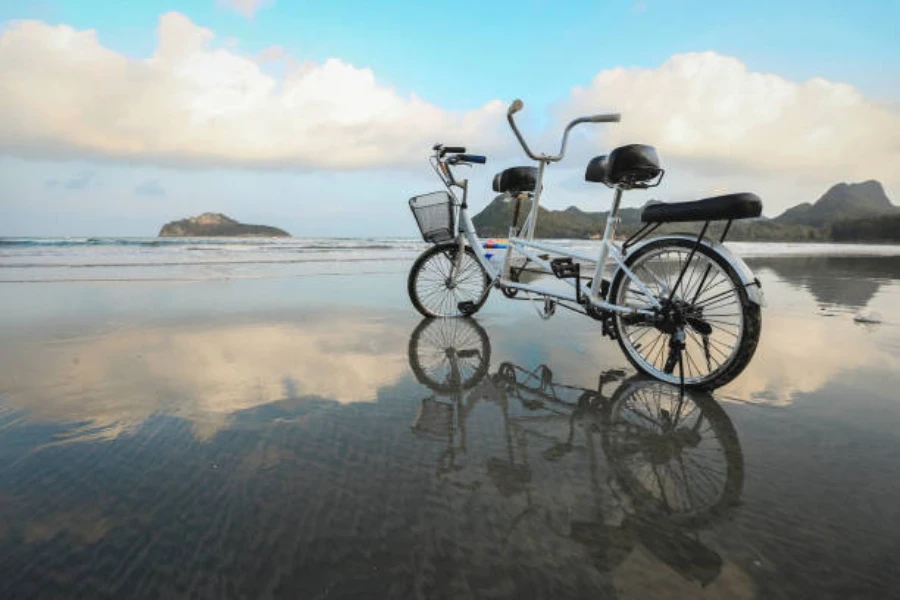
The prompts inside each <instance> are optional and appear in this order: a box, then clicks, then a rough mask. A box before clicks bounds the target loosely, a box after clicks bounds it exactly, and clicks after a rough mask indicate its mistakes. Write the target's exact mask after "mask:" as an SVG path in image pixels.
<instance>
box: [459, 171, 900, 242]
mask: <svg viewBox="0 0 900 600" xmlns="http://www.w3.org/2000/svg"><path fill="white" fill-rule="evenodd" d="M654 202H658V201H657V200H651V201H650V202H648V204H651V203H654ZM644 207H646V205H644ZM644 207H641V208H624V209H622V210H621V211H620V212H619V216H620V218H621V223H620V224H619V227H618V229H617V234H620V235H626V236H627V235H630V234H631V233H633V232H634V231H636V230H637V229H638V228H639V227H640V225H641V220H640V219H641V212H642V211H643V210H644ZM513 208H514V204H513V201H511V200H509V199H507V198H506V197H505V196H498V197H496V198H494V200H493V201H492V202H491V203H490V204H489V205H488V206H487V207H486V208H485V209H484V210H482V211H481V212H480V213H478V214H477V215H475V217H474V218H473V221H474V222H475V226H476V227H477V228H478V233H479V234H480V235H482V236H487V237H505V236H506V235H507V234H508V232H509V225H510V222H511V221H512V214H513ZM528 208H529V206H528V203H527V202H523V203H522V209H521V211H520V213H519V214H520V216H519V225H521V223H522V221H523V220H524V219H525V215H526V214H527V212H528ZM608 214H609V213H608V212H585V211H583V210H580V209H578V208H576V207H574V206H570V207H569V208H567V209H565V210H547V209H545V208H543V207H542V208H541V209H540V211H539V214H538V222H537V232H536V235H537V236H538V237H545V238H589V237H598V236H600V235H602V234H603V229H604V227H605V225H606V218H607V215H608ZM723 227H724V222H721V221H720V222H714V223H713V224H711V225H710V228H709V234H710V235H712V236H717V235H719V234H720V232H721V231H722V229H723ZM691 229H695V228H693V227H692V226H691V225H690V223H673V224H666V225H663V226H662V227H660V228H659V230H658V231H659V232H660V233H665V232H672V231H690V230H691ZM728 239H730V240H735V241H737V240H745V241H784V242H792V241H828V240H835V241H900V207H898V206H895V205H893V204H892V203H891V201H890V199H888V197H887V195H886V194H885V192H884V188H883V187H882V186H881V184H880V183H879V182H877V181H865V182H862V183H849V184H848V183H839V184H837V185H835V186H833V187H832V188H831V189H829V190H828V191H827V192H826V193H825V194H824V195H823V196H822V197H821V198H819V199H818V200H817V201H816V202H815V203H812V204H810V203H804V204H799V205H797V206H795V207H793V208H791V209H789V210H787V211H785V212H784V213H783V214H782V215H780V216H779V217H777V218H775V219H767V218H765V217H760V218H757V219H746V220H741V221H735V222H734V224H733V225H732V227H731V229H730V230H729V234H728Z"/></svg>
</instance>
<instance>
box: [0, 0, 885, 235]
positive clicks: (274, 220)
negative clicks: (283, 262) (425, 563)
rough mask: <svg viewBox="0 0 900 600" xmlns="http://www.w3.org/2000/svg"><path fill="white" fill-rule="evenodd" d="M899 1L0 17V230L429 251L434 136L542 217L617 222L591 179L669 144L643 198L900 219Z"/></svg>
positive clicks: (152, 10)
mask: <svg viewBox="0 0 900 600" xmlns="http://www.w3.org/2000/svg"><path fill="white" fill-rule="evenodd" d="M898 22H900V3H898V2H896V1H883V2H876V1H859V2H853V3H848V2H843V1H842V2H830V1H824V0H822V1H817V2H812V1H806V0H796V1H792V2H783V1H782V2H769V1H766V0H760V1H757V2H752V3H750V2H747V3H722V2H699V1H693V0H670V1H655V0H646V1H631V0H625V1H621V2H586V1H580V0H570V1H568V2H564V3H561V2H550V1H545V0H519V1H517V2H511V1H509V2H508V1H506V0H493V1H488V2H485V1H483V0H482V1H481V2H469V1H467V0H458V1H457V2H454V3H422V2H411V1H410V2H407V1H402V2H401V1H397V2H389V1H385V2H377V3H373V2H362V1H356V0H353V1H342V0H330V1H327V2H326V1H315V0H310V1H294V2H288V1H287V0H194V1H191V2H167V3H162V2H157V1H155V0H153V1H144V2H141V1H139V0H136V1H134V2H128V3H110V2H89V1H85V0H81V1H70V0H31V1H30V2H27V3H23V2H19V1H12V0H0V236H119V235H121V236H152V235H155V234H156V233H157V232H158V230H159V228H160V227H161V226H162V225H163V224H164V223H166V222H167V221H171V220H175V219H180V218H184V217H187V216H192V215H196V214H199V213H201V212H206V211H214V212H224V213H226V214H228V215H230V216H232V217H234V218H237V219H238V220H240V221H242V222H248V223H261V224H268V225H275V226H278V227H282V228H284V229H287V230H288V231H290V232H291V233H293V234H294V235H298V236H348V237H356V236H373V237H375V236H414V235H416V229H415V223H414V221H413V219H412V216H411V215H410V214H409V212H408V207H407V199H408V198H409V197H410V196H413V195H416V194H420V193H426V192H430V191H433V190H435V189H438V188H439V186H440V184H439V182H438V181H437V180H436V179H435V177H434V175H433V174H432V173H431V171H430V168H429V166H428V163H427V158H428V152H429V148H430V147H431V145H433V144H434V143H436V142H443V143H446V144H454V145H464V146H467V147H468V148H469V150H470V151H471V152H477V153H481V154H485V155H487V156H488V163H487V165H485V166H478V167H474V168H472V169H471V171H466V174H467V175H468V176H469V177H470V179H471V204H472V207H473V209H474V210H475V211H477V210H479V209H480V208H481V207H483V206H484V205H486V204H487V203H488V202H489V201H490V200H491V199H492V197H493V193H491V192H490V187H489V182H490V179H491V178H492V176H493V174H494V173H496V172H498V171H499V170H501V169H503V168H506V167H510V166H516V165H521V164H528V162H527V158H526V157H525V155H524V154H523V152H522V151H521V149H520V148H519V147H518V145H517V144H516V142H515V139H514V138H513V136H512V134H511V132H510V131H509V128H508V126H507V124H506V119H505V111H506V107H507V106H508V104H509V103H510V102H511V101H512V100H513V99H515V98H521V99H522V100H523V101H524V102H525V109H524V110H523V111H522V112H521V113H520V123H521V125H522V127H523V129H524V132H525V134H526V137H527V138H528V139H529V140H531V144H532V146H533V147H537V148H539V149H540V150H543V151H547V152H555V151H556V149H557V148H558V144H559V136H560V134H561V131H562V128H563V127H564V126H565V124H566V123H567V122H568V121H569V120H570V119H572V118H574V117H577V116H581V115H584V114H594V113H600V112H619V113H621V114H622V121H621V123H618V124H604V125H583V126H581V127H580V128H578V129H577V130H576V133H575V135H574V136H573V140H572V143H571V148H570V151H569V153H568V154H567V157H566V159H565V160H564V161H563V162H562V163H559V164H557V165H553V167H552V168H551V170H550V171H549V174H548V179H547V181H546V186H545V200H544V203H545V205H546V206H548V207H549V208H565V207H567V206H570V205H575V206H578V207H579V208H582V209H583V210H606V209H608V208H609V205H610V200H611V192H610V191H609V190H608V189H607V188H605V187H604V186H602V185H598V184H591V183H587V182H585V181H584V178H583V174H584V166H585V165H586V164H587V162H588V160H589V159H590V158H591V157H592V156H595V155H598V154H605V153H607V152H608V151H609V150H611V149H612V148H614V147H615V146H617V145H621V144H626V143H635V142H638V143H646V144H651V145H654V146H656V147H657V149H658V151H659V154H660V158H661V161H662V166H663V167H664V168H665V169H666V178H665V180H664V182H663V184H662V185H661V186H660V187H659V188H657V189H654V190H652V191H647V192H638V191H635V192H629V193H627V194H626V195H625V201H624V202H625V204H626V205H630V206H638V205H641V204H643V203H644V202H645V201H646V200H648V199H649V198H658V199H661V200H664V201H683V200H691V199H696V198H701V197H704V196H710V195H715V194H719V193H725V192H732V191H752V192H756V193H758V194H759V195H760V196H761V197H762V199H763V204H764V214H766V215H767V216H776V215H778V214H780V213H781V212H783V211H784V210H785V209H786V208H788V207H790V206H793V205H795V204H798V203H800V202H813V201H815V200H816V199H817V198H818V197H819V196H821V195H822V194H823V193H824V192H825V191H826V190H827V189H828V188H829V187H830V186H831V185H834V184H836V183H838V182H842V181H863V180H866V179H877V180H879V181H881V182H882V183H883V184H884V186H885V189H886V191H887V193H888V195H889V197H891V199H892V200H894V202H895V203H900V36H897V34H896V23H898Z"/></svg>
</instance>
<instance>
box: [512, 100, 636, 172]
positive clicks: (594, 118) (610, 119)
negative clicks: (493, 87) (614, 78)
mask: <svg viewBox="0 0 900 600" xmlns="http://www.w3.org/2000/svg"><path fill="white" fill-rule="evenodd" d="M524 107H525V104H524V103H523V102H522V101H521V100H519V99H518V98H516V99H515V100H513V102H512V104H510V105H509V109H508V110H507V111H506V120H507V121H509V126H510V127H512V130H513V133H514V134H516V139H518V140H519V143H520V144H521V145H522V149H523V150H524V151H525V154H527V155H528V156H529V157H531V158H532V159H534V160H537V161H542V162H558V161H560V160H562V158H563V157H564V156H565V155H566V144H567V143H568V141H569V132H570V131H571V130H572V128H573V127H575V126H576V125H580V124H581V123H618V122H619V121H620V120H621V119H622V115H620V114H619V113H608V114H601V115H591V116H587V117H579V118H577V119H575V120H574V121H572V122H571V123H569V124H568V125H566V129H565V131H564V132H563V138H562V144H561V145H560V148H559V154H557V155H556V156H550V155H547V154H535V153H534V152H532V151H531V148H529V147H528V143H527V142H526V141H525V138H523V137H522V133H521V132H520V131H519V128H518V127H517V126H516V121H515V119H513V115H515V114H516V113H517V112H519V111H520V110H522V109H523V108H524Z"/></svg>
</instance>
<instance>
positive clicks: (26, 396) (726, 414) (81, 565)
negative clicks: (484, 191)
mask: <svg viewBox="0 0 900 600" xmlns="http://www.w3.org/2000/svg"><path fill="white" fill-rule="evenodd" d="M560 243H561V245H569V246H573V247H578V248H579V249H580V250H586V249H590V248H592V247H593V248H596V243H593V244H592V243H590V242H585V241H583V240H571V241H562V242H560ZM423 248H425V245H424V244H423V243H421V242H420V241H418V240H414V239H381V238H378V239H363V240H360V239H340V240H328V239H296V238H295V239H283V240H282V239H279V240H260V239H231V240H228V239H195V240H191V239H177V240H176V239H112V238H110V239H87V238H80V239H33V238H18V239H9V238H6V239H3V240H0V575H2V576H0V598H3V599H5V598H43V597H61V598H106V597H112V598H119V597H126V598H188V597H190V598H247V597H253V598H255V597H267V598H290V599H293V598H338V599H343V598H383V597H384V598H387V597H396V598H448V599H455V598H472V597H477V598H553V599H554V600H555V599H560V598H587V597H591V598H594V597H596V598H620V599H635V600H638V599H639V600H644V599H650V600H657V599H659V600H668V599H672V598H689V599H694V598H728V599H731V598H745V599H751V598H753V599H765V600H769V599H774V600H782V599H783V600H793V599H795V598H817V599H832V598H834V599H840V600H843V599H845V598H866V599H868V598H873V599H878V600H881V599H884V598H894V597H897V590H898V589H900V573H898V571H897V569H896V567H895V563H896V549H897V548H900V479H898V478H897V477H896V476H895V474H896V472H897V464H900V433H898V428H897V423H900V402H898V396H897V389H898V388H900V247H896V246H894V247H891V246H830V245H801V244H734V245H733V246H732V249H733V250H734V251H735V252H736V253H737V254H739V255H741V256H744V257H745V258H746V259H747V263H748V265H749V266H750V267H751V268H752V269H753V271H754V273H755V274H756V275H757V276H758V277H759V279H760V280H761V281H762V283H763V288H764V290H765V293H766V299H767V306H766V308H765V309H764V316H763V329H762V337H761V339H760V346H759V348H758V350H757V352H756V355H755V356H754V358H753V360H752V361H751V363H750V365H749V366H748V367H747V369H746V371H745V372H744V373H743V374H742V375H741V376H740V377H738V378H737V379H736V380H734V381H733V382H731V383H729V384H728V385H727V386H725V387H723V388H720V389H718V390H716V391H715V392H714V393H713V394H711V395H708V396H707V395H703V396H693V395H689V396H686V397H684V398H683V397H682V396H680V395H679V394H678V393H677V390H676V388H671V387H668V386H661V385H660V384H658V383H655V382H653V381H648V380H645V379H642V378H640V377H635V373H634V371H633V369H631V367H630V365H629V364H628V362H627V361H626V359H625V358H624V356H623V355H622V353H621V351H620V349H619V347H618V345H617V344H616V343H615V342H613V341H611V340H608V339H605V338H603V337H602V336H601V335H600V326H599V324H598V323H596V322H594V321H590V320H587V319H584V318H583V317H581V316H580V315H576V314H574V313H570V312H568V311H558V314H557V315H556V316H554V317H553V319H551V320H549V321H542V320H540V319H539V318H538V317H537V316H536V315H535V314H534V311H533V310H532V306H531V303H530V302H513V301H510V300H508V299H506V298H504V297H503V296H502V295H501V294H496V293H494V294H492V295H491V297H490V298H489V299H488V302H487V303H486V304H485V306H484V308H483V309H482V310H481V311H480V312H479V313H478V314H477V315H476V317H475V318H474V319H451V320H443V321H442V320H428V319H425V320H423V319H421V318H420V317H419V315H418V314H417V313H416V312H415V311H414V310H413V308H412V307H411V306H410V303H409V300H408V299H407V297H406V274H407V272H408V270H409V267H410V264H411V263H412V261H413V260H414V258H415V256H416V255H417V254H418V252H419V251H420V250H421V249H423ZM860 312H864V313H878V314H879V315H880V319H879V321H878V322H860V321H857V320H856V316H857V314H858V313H860ZM450 349H453V352H449V350H450ZM450 356H456V357H458V359H461V360H463V363H462V364H461V365H459V366H460V369H459V373H460V375H461V376H460V377H459V378H454V377H451V376H450V374H451V373H453V372H454V371H453V370H452V369H448V367H449V366H450V365H451V362H450V361H449V357H450Z"/></svg>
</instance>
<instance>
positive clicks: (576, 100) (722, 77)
mask: <svg viewBox="0 0 900 600" xmlns="http://www.w3.org/2000/svg"><path fill="white" fill-rule="evenodd" d="M602 108H609V109H613V110H619V111H621V112H622V122H621V123H620V124H617V125H611V126H604V127H602V128H598V129H597V132H598V133H597V135H598V136H601V137H602V138H603V139H604V141H605V142H607V143H608V144H610V145H619V144H624V143H630V142H645V143H650V144H653V145H654V146H656V147H657V148H658V149H659V151H660V155H661V156H662V158H663V160H665V159H666V158H667V157H668V158H671V159H675V160H677V161H680V163H683V164H692V165H693V167H694V169H706V170H707V171H709V172H710V173H711V172H715V171H719V172H721V171H722V170H723V169H726V170H732V171H739V172H743V173H766V174H771V175H774V176H784V175H788V176H790V177H795V178H800V179H806V180H822V181H830V182H832V183H833V182H835V181H839V180H842V179H865V178H870V177H878V178H894V179H895V180H896V178H897V177H898V175H897V173H898V172H900V113H898V112H896V111H893V110H890V109H889V108H888V107H886V106H882V105H878V104H875V103H873V102H870V101H868V100H867V99H866V98H864V97H863V95H862V94H861V93H860V92H859V91H858V90H856V89H855V88H853V87H852V86H850V85H847V84H843V83H834V82H831V81H827V80H825V79H822V78H813V79H810V80H809V81H806V82H803V83H797V82H793V81H789V80H787V79H784V78H782V77H780V76H778V75H773V74H766V73H755V72H752V71H749V70H748V69H747V66H746V65H745V64H744V63H742V62H741V61H740V60H738V59H736V58H732V57H728V56H722V55H719V54H716V53H714V52H704V53H691V54H678V55H675V56H673V57H671V58H670V59H668V60H667V61H666V62H665V63H663V64H662V65H660V66H659V67H657V68H630V69H625V68H616V69H611V70H608V71H602V72H600V73H599V74H598V75H597V76H596V77H594V79H593V81H592V82H591V83H590V85H588V86H587V87H578V88H575V89H574V90H573V92H572V94H571V96H570V98H569V99H568V100H567V101H566V102H565V103H564V105H563V110H562V112H563V113H565V114H567V115H575V114H591V113H597V112H601V110H598V109H602ZM664 166H665V165H664Z"/></svg>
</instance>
